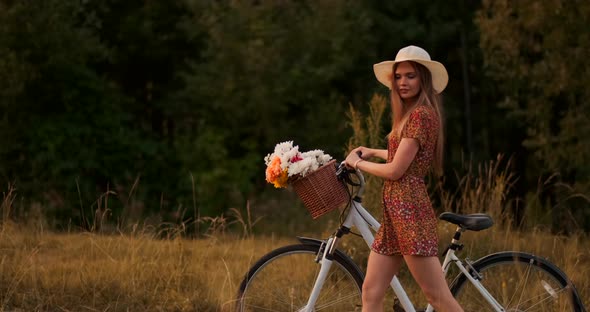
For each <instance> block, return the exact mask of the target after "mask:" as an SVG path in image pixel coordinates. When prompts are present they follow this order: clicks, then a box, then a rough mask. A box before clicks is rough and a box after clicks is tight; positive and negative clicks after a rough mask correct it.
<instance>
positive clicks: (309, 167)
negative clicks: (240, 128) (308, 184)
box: [264, 141, 332, 177]
mask: <svg viewBox="0 0 590 312" xmlns="http://www.w3.org/2000/svg"><path fill="white" fill-rule="evenodd" d="M275 157H278V158H279V159H280V160H281V162H280V163H281V169H287V171H288V175H289V177H292V176H297V175H299V176H302V177H304V176H306V175H307V174H309V173H311V172H313V171H315V170H317V169H318V168H319V167H321V166H323V165H324V164H326V163H327V162H329V161H330V160H332V156H330V155H328V154H324V151H322V150H319V149H316V150H311V151H309V152H304V153H301V152H299V146H293V141H285V142H281V143H278V144H277V145H276V146H275V150H274V152H273V153H271V154H268V155H266V157H264V163H265V164H266V165H267V166H268V165H270V164H271V163H272V160H273V159H274V158H275Z"/></svg>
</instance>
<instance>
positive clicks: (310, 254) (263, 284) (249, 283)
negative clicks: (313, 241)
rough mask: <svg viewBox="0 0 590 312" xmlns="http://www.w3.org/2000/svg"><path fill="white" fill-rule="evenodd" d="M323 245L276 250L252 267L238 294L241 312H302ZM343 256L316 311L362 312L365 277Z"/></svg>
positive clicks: (338, 256)
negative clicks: (362, 291) (317, 255)
mask: <svg viewBox="0 0 590 312" xmlns="http://www.w3.org/2000/svg"><path fill="white" fill-rule="evenodd" d="M319 248H320V246H319V245H305V244H302V245H290V246H285V247H281V248H278V249H275V250H273V251H271V252H270V253H268V254H267V255H265V256H264V257H262V258H261V259H260V260H259V261H258V262H256V263H255V264H254V266H252V268H251V269H250V271H249V272H248V274H247V275H246V277H245V278H244V280H243V281H242V284H241V285H240V291H239V294H238V302H237V311H240V312H242V311H281V312H285V311H300V310H301V309H302V308H303V307H305V305H306V304H307V301H308V298H309V295H310V294H311V290H312V288H313V285H314V283H315V279H316V277H317V275H318V273H319V271H320V265H319V264H318V263H316V262H315V258H316V254H317V253H318V251H319ZM345 257H346V256H344V255H343V254H341V253H340V252H336V253H334V261H333V264H332V267H331V268H330V272H329V275H328V277H327V278H326V281H325V283H324V285H323V287H322V290H321V293H320V295H319V298H318V300H317V302H316V305H315V307H314V309H315V310H314V311H360V310H361V289H362V283H363V277H362V275H361V274H360V273H359V272H358V269H357V268H356V267H355V266H354V265H353V264H351V262H349V261H348V260H347V259H348V258H345Z"/></svg>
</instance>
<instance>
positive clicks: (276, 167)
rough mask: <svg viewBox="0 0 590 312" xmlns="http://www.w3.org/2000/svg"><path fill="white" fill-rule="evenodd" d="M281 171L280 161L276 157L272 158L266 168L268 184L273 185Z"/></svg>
mask: <svg viewBox="0 0 590 312" xmlns="http://www.w3.org/2000/svg"><path fill="white" fill-rule="evenodd" d="M282 171H283V170H282V169H281V159H280V158H279V157H278V156H274V157H273V158H272V160H271V162H270V164H269V165H268V166H267V167H266V181H267V182H268V183H275V181H276V180H277V179H278V178H279V177H280V175H281V172H282Z"/></svg>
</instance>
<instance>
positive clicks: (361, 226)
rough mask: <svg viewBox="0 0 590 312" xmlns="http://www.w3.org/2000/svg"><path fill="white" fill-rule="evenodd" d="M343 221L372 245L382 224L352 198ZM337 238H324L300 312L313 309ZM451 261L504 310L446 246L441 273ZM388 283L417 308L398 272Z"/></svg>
mask: <svg viewBox="0 0 590 312" xmlns="http://www.w3.org/2000/svg"><path fill="white" fill-rule="evenodd" d="M357 176H358V177H359V179H360V180H361V181H360V182H361V187H360V188H359V191H358V192H357V196H358V197H361V196H362V193H363V190H364V184H365V181H364V178H363V176H362V174H360V173H357ZM342 225H343V226H345V227H347V228H349V229H352V227H353V226H354V227H355V228H356V229H357V231H358V232H359V233H360V234H361V236H362V237H363V239H364V240H365V242H366V243H367V245H368V246H371V245H372V244H373V241H374V239H375V237H374V235H373V232H372V231H371V229H372V230H373V231H375V232H377V230H379V227H380V226H381V224H380V223H379V222H378V221H377V220H376V219H375V218H374V217H373V216H372V215H371V214H370V213H369V212H368V211H367V210H366V209H365V208H364V207H363V206H362V204H361V203H359V202H356V201H354V200H351V202H350V210H349V213H348V215H347V217H346V219H345V220H344V222H343V223H342ZM336 240H337V238H336V237H335V236H332V237H330V238H329V239H328V240H327V242H326V245H325V248H324V252H323V255H321V257H322V259H321V260H320V265H321V268H320V272H319V274H318V277H317V278H316V282H315V284H314V287H313V289H312V291H311V294H310V296H309V300H308V302H307V304H306V306H305V307H304V308H303V309H301V310H300V311H302V312H313V311H314V306H315V302H316V300H317V298H318V296H319V294H320V291H321V289H322V286H323V284H324V281H325V279H326V277H327V276H328V273H329V271H330V268H331V266H332V260H330V259H328V258H326V255H329V254H331V253H332V251H333V249H334V248H335V246H336ZM453 242H455V240H454V239H453ZM451 263H454V264H455V265H456V266H457V268H458V269H459V270H460V271H461V272H463V274H464V275H465V276H466V277H467V279H468V280H469V281H470V282H471V283H472V284H473V286H474V287H475V288H476V289H477V290H478V291H479V292H480V293H481V295H482V297H483V298H484V299H485V300H486V301H487V302H488V303H489V304H490V306H491V307H492V308H493V309H494V311H498V312H500V311H506V310H505V309H504V308H503V307H502V306H501V305H500V303H498V301H496V299H494V297H492V295H490V293H489V292H488V291H487V290H486V289H485V288H484V287H483V286H482V284H481V283H480V282H479V280H478V279H476V278H474V277H473V276H472V275H471V273H469V271H468V270H467V269H466V268H465V266H464V265H463V262H462V261H461V260H460V259H459V258H457V256H456V255H455V250H453V249H449V250H448V251H447V254H446V256H445V259H444V261H443V263H442V270H443V274H444V276H445V277H446V275H447V272H448V269H449V267H450V265H451ZM390 286H391V288H392V289H393V292H394V293H395V295H396V297H397V299H398V300H399V302H400V304H401V305H402V307H403V308H404V310H405V311H406V312H416V309H415V307H414V305H413V304H412V301H411V300H410V298H409V297H408V295H407V293H406V291H405V290H404V288H403V287H402V285H401V283H400V282H399V279H398V278H397V276H394V277H393V279H392V280H391V282H390ZM433 310H434V308H433V307H432V306H431V305H430V304H429V305H428V307H427V308H426V312H432V311H433Z"/></svg>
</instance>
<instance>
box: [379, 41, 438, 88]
mask: <svg viewBox="0 0 590 312" xmlns="http://www.w3.org/2000/svg"><path fill="white" fill-rule="evenodd" d="M405 61H414V62H416V63H420V64H422V65H424V66H426V68H428V70H430V74H431V75H432V86H433V87H434V90H435V91H436V92H437V93H441V92H442V91H443V90H444V89H445V87H446V86H447V83H448V82H449V74H447V70H446V68H445V66H444V65H443V64H441V63H439V62H436V61H433V60H431V59H430V55H429V54H428V52H426V50H424V49H422V48H420V47H417V46H413V45H411V46H407V47H405V48H402V49H401V50H399V52H397V55H396V56H395V61H384V62H381V63H377V64H375V65H373V70H374V71H375V77H377V80H379V82H381V83H382V84H384V85H385V86H387V87H388V88H390V89H391V78H392V74H393V65H394V64H396V63H401V62H405Z"/></svg>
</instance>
